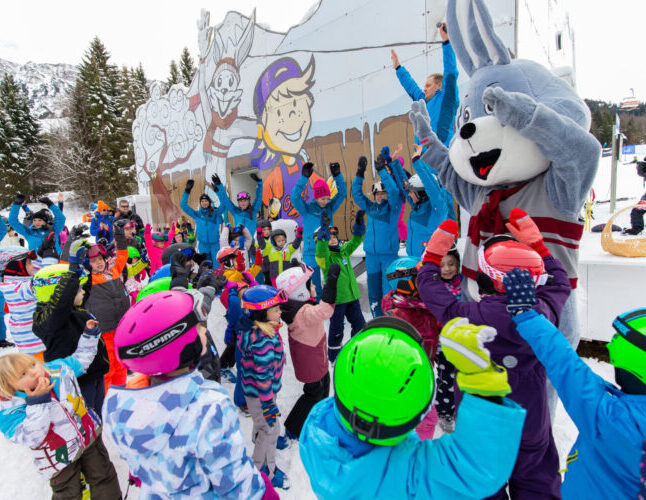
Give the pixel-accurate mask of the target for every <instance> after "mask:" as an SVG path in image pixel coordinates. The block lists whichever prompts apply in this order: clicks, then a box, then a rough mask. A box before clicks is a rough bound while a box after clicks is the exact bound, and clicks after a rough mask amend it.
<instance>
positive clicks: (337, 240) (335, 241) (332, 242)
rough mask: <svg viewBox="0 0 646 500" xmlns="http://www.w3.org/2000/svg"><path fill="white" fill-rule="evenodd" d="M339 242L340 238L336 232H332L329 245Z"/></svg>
mask: <svg viewBox="0 0 646 500" xmlns="http://www.w3.org/2000/svg"><path fill="white" fill-rule="evenodd" d="M338 244H339V238H337V235H336V234H333V233H330V243H329V246H331V247H335V246H337V245H338Z"/></svg>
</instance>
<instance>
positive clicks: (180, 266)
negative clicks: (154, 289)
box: [170, 252, 188, 278]
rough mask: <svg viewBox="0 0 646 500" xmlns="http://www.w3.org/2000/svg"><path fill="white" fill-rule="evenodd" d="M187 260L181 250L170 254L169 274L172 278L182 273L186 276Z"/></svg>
mask: <svg viewBox="0 0 646 500" xmlns="http://www.w3.org/2000/svg"><path fill="white" fill-rule="evenodd" d="M187 260H188V258H187V257H186V255H184V254H183V253H182V252H176V253H174V254H173V255H171V256H170V275H171V276H172V277H173V278H175V277H177V276H182V275H185V276H187V277H188V269H186V261H187Z"/></svg>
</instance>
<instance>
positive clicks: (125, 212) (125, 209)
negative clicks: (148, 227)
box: [114, 200, 144, 234]
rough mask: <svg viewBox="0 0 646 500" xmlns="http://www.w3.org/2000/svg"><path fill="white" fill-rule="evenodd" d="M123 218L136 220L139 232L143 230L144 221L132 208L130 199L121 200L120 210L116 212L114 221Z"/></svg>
mask: <svg viewBox="0 0 646 500" xmlns="http://www.w3.org/2000/svg"><path fill="white" fill-rule="evenodd" d="M123 219H127V220H131V221H134V222H135V223H136V224H137V234H139V233H141V232H143V230H144V222H143V221H142V220H141V217H139V216H138V215H137V214H136V213H134V212H133V211H132V210H130V203H129V202H128V200H121V201H120V202H119V211H118V212H116V213H115V214H114V222H117V221H118V220H123Z"/></svg>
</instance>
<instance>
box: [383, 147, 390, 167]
mask: <svg viewBox="0 0 646 500" xmlns="http://www.w3.org/2000/svg"><path fill="white" fill-rule="evenodd" d="M381 156H383V157H384V162H385V164H386V165H390V163H391V162H392V161H393V159H392V158H391V156H390V148H389V147H388V146H384V147H383V148H381Z"/></svg>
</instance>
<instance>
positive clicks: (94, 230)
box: [90, 214, 100, 236]
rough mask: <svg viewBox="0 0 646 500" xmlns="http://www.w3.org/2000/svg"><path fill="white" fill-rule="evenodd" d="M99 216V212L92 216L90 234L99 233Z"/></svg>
mask: <svg viewBox="0 0 646 500" xmlns="http://www.w3.org/2000/svg"><path fill="white" fill-rule="evenodd" d="M99 222H100V221H99V217H98V216H97V214H94V217H92V222H90V234H91V235H92V236H96V235H97V234H98V233H99Z"/></svg>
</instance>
